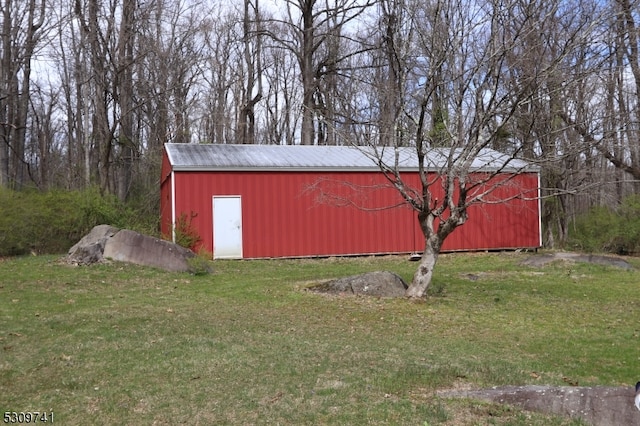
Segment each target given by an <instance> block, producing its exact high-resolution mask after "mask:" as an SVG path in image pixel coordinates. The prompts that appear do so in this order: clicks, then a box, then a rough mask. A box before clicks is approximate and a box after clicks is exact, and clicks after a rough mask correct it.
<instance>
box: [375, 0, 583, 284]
mask: <svg viewBox="0 0 640 426" xmlns="http://www.w3.org/2000/svg"><path fill="white" fill-rule="evenodd" d="M537 6H539V5H538V4H537V0H529V1H527V0H512V1H507V2H504V1H500V2H497V1H485V0H455V1H443V0H435V1H430V2H426V3H424V2H409V1H405V2H400V1H397V2H395V3H393V2H391V1H389V2H386V3H385V7H384V8H383V9H382V10H383V12H384V13H383V15H382V19H381V21H380V22H381V23H382V24H383V25H384V26H383V29H382V30H381V31H380V33H381V34H383V35H384V36H383V37H381V38H380V41H379V46H380V51H381V54H380V55H379V57H378V63H380V59H381V58H386V62H384V63H383V64H384V67H379V69H383V70H386V71H387V76H386V77H387V79H386V81H385V83H384V85H383V86H382V87H381V91H382V92H383V93H384V94H385V95H386V94H387V93H388V92H389V90H390V89H389V88H390V87H397V88H398V89H399V90H401V97H399V98H398V99H397V100H395V101H393V102H392V103H384V102H381V103H380V105H381V107H380V111H381V116H380V118H379V120H378V121H377V123H379V124H380V126H381V127H380V128H379V129H376V131H373V132H372V131H369V137H370V138H371V141H370V145H371V146H372V147H373V148H374V152H376V153H377V154H376V155H375V160H376V161H378V163H379V166H380V168H381V170H382V172H383V173H384V175H385V176H386V177H387V179H388V180H389V182H390V183H391V184H392V185H393V186H394V187H395V188H396V189H397V190H398V191H399V193H400V194H401V196H402V197H403V199H404V200H405V202H406V203H408V205H410V206H411V207H412V208H413V209H414V210H415V212H416V214H417V220H418V223H419V225H420V229H421V230H422V233H423V235H424V241H425V248H424V252H423V254H422V257H421V260H420V263H419V266H418V268H417V270H416V272H415V275H414V277H413V281H412V283H411V285H410V287H409V289H408V290H407V295H408V296H410V297H421V296H422V295H424V294H425V292H426V291H427V288H428V287H429V284H430V282H431V278H432V274H433V270H434V267H435V265H436V262H437V260H438V256H439V254H440V251H441V248H442V244H443V242H444V241H445V239H446V238H447V237H448V236H449V235H451V233H452V232H453V231H454V230H455V229H457V228H458V227H460V226H462V225H464V223H465V222H466V221H467V218H468V215H469V208H470V207H471V206H473V205H477V204H482V203H496V202H504V201H506V200H500V199H496V198H495V197H496V196H495V195H494V194H495V190H496V189H497V188H498V187H499V186H501V185H505V184H508V183H507V182H508V181H510V179H511V178H512V177H514V176H515V175H516V174H517V171H518V169H519V167H521V166H522V163H521V162H520V161H519V160H518V158H517V157H518V156H519V155H520V154H521V153H522V151H523V148H524V146H523V145H522V144H520V145H518V144H515V143H514V144H511V146H510V149H509V151H508V152H506V153H504V154H502V155H500V156H497V155H494V154H490V155H489V157H487V155H488V154H487V151H486V149H487V148H492V147H496V146H499V145H500V144H504V143H505V142H504V138H505V129H506V126H508V125H509V123H510V122H511V120H512V119H513V117H514V115H515V114H516V112H517V110H518V108H519V107H520V106H522V105H523V104H526V103H527V102H530V101H531V100H532V99H533V98H534V97H535V94H534V93H532V90H531V88H532V87H535V86H536V85H538V84H541V82H543V81H547V79H548V78H549V76H551V75H553V73H555V72H556V71H557V70H558V67H559V66H560V64H562V63H563V59H564V58H565V56H566V55H567V54H568V52H570V50H571V47H572V43H574V42H575V41H576V40H577V39H578V38H579V35H580V34H579V30H581V29H582V26H579V25H578V26H576V27H575V28H577V29H574V31H575V33H574V34H573V37H568V38H567V39H565V42H564V44H562V45H560V46H557V49H556V50H555V51H554V55H551V56H550V57H549V60H548V61H546V62H544V63H542V64H541V66H540V67H539V68H538V69H537V71H536V72H535V73H532V74H530V75H527V74H523V75H518V76H513V75H509V73H507V72H506V70H507V67H508V66H510V63H509V60H510V58H513V57H514V55H515V54H518V56H520V57H525V56H526V55H528V54H529V53H530V51H529V49H534V47H535V46H534V45H532V41H531V40H528V39H527V37H528V36H529V35H530V34H529V33H530V31H532V29H533V28H535V27H536V24H538V25H539V24H541V23H540V22H532V20H534V19H535V15H532V14H526V13H521V12H520V11H526V10H529V8H535V7H537ZM551 15H552V16H553V17H554V18H556V19H562V18H563V16H562V13H561V12H560V11H559V10H554V11H552V13H551ZM550 17H551V16H549V15H547V16H545V18H546V19H548V18H550ZM584 25H586V22H584V23H583V26H584ZM507 28H510V32H509V33H507V30H506V29H507ZM407 34H409V35H411V40H409V42H410V43H411V45H410V47H409V48H407V49H406V50H405V49H402V48H401V46H402V45H401V44H400V40H403V39H404V40H405V41H406V35H407ZM540 42H541V41H540ZM532 51H535V50H532ZM408 52H410V53H408ZM514 78H517V79H518V81H517V82H514V81H512V80H513V79H514ZM372 80H374V81H378V82H380V81H382V80H381V78H377V79H372ZM376 89H377V88H376ZM383 113H384V114H383ZM382 141H385V142H383V143H381V142H382ZM389 141H391V142H389ZM388 145H391V146H390V147H388ZM402 146H405V147H406V146H411V147H413V148H412V149H413V150H414V153H415V156H416V157H417V161H418V174H419V181H420V184H419V185H418V186H417V187H415V186H412V185H411V184H410V182H409V181H408V180H407V179H406V178H405V177H404V176H403V175H402V174H401V173H400V171H399V165H400V160H401V159H400V154H399V153H401V152H403V151H402V149H400V147H402ZM390 149H391V150H395V152H396V154H395V156H393V157H394V158H395V160H394V161H388V160H387V158H388V157H386V156H387V155H389V154H388V151H389V150H390ZM385 153H386V154H385ZM487 158H489V159H487ZM480 159H484V161H486V164H485V165H487V166H489V168H488V169H487V170H485V171H484V172H483V173H482V174H473V173H471V172H472V170H473V168H474V167H477V166H478V161H481V160H480ZM481 162H482V161H481ZM507 170H511V171H510V172H507ZM521 196H522V197H536V196H537V194H521Z"/></svg>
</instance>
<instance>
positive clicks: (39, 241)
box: [0, 189, 136, 256]
mask: <svg viewBox="0 0 640 426" xmlns="http://www.w3.org/2000/svg"><path fill="white" fill-rule="evenodd" d="M0 206H2V211H1V214H0V256H12V255H21V254H26V253H29V252H35V253H63V252H65V251H66V250H68V249H69V247H71V246H72V245H73V244H75V243H76V242H77V241H78V240H79V239H80V238H82V237H83V236H84V235H85V234H86V233H88V232H89V231H90V230H91V228H93V227H94V226H96V225H100V224H109V225H113V226H116V227H119V228H127V227H129V226H127V225H128V224H129V221H130V220H131V218H134V217H136V214H135V212H132V211H130V210H129V209H127V208H126V206H124V205H123V204H122V203H120V202H119V201H118V200H117V198H115V197H112V196H101V195H100V193H99V191H98V190H96V189H88V190H85V191H62V190H53V191H48V192H36V191H24V192H16V191H11V190H8V189H0ZM129 228H130V227H129Z"/></svg>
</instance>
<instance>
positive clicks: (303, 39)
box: [264, 0, 373, 145]
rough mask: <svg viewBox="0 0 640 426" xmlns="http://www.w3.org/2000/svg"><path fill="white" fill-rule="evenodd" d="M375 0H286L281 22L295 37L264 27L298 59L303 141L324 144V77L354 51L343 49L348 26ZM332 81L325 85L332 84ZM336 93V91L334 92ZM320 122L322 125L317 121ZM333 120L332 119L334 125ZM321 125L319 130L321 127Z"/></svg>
mask: <svg viewBox="0 0 640 426" xmlns="http://www.w3.org/2000/svg"><path fill="white" fill-rule="evenodd" d="M372 4H373V3H372V2H369V1H364V2H361V1H355V0H334V1H330V0H327V1H326V2H324V3H323V2H321V1H319V0H287V1H286V7H287V9H286V14H287V16H286V19H284V20H281V21H273V22H280V23H282V24H284V25H286V26H287V27H289V28H290V34H292V37H289V38H285V37H283V35H282V34H277V33H275V32H272V31H267V30H266V29H265V30H264V33H265V34H266V35H268V36H269V37H270V38H271V39H272V40H273V41H274V42H276V43H278V44H279V45H280V46H281V47H282V48H284V49H286V50H288V51H289V52H291V53H292V54H293V55H294V56H295V57H296V60H297V62H298V67H299V71H300V80H301V82H302V123H301V129H300V143H301V144H302V145H314V144H317V143H320V144H325V143H326V138H324V140H318V136H319V135H320V136H321V137H323V136H324V135H327V133H326V132H324V133H323V131H322V129H323V128H324V129H326V127H327V125H326V124H323V123H322V122H323V121H324V118H325V117H323V111H326V108H327V105H328V103H329V100H328V99H327V95H328V94H327V93H326V91H324V92H323V91H322V90H321V80H322V79H324V80H325V81H327V80H330V78H331V77H332V76H335V75H336V73H337V72H338V70H339V68H340V65H341V63H342V62H343V61H344V60H345V59H346V58H348V57H350V56H352V55H353V54H354V52H346V51H341V50H340V46H341V43H340V40H341V38H342V37H346V36H347V35H346V34H345V32H346V31H347V30H346V27H347V26H348V25H349V23H351V22H354V21H355V20H356V19H357V18H358V17H359V16H361V15H362V13H363V12H364V11H365V10H367V8H368V7H369V6H371V5H372ZM330 85H331V83H329V84H328V85H325V88H328V87H330ZM332 95H333V94H332ZM319 123H320V126H318V124H319ZM332 124H333V123H330V124H329V126H331V125H332ZM319 129H320V131H319Z"/></svg>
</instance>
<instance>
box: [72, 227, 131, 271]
mask: <svg viewBox="0 0 640 426" xmlns="http://www.w3.org/2000/svg"><path fill="white" fill-rule="evenodd" d="M118 231H120V230H119V229H118V228H115V227H113V226H109V225H98V226H95V227H94V228H93V229H92V230H91V231H90V232H89V233H88V234H87V235H85V236H84V237H82V239H81V240H80V241H78V242H77V243H76V244H75V245H74V246H73V247H71V248H70V249H69V252H68V253H67V260H68V261H69V262H70V263H74V264H77V265H89V264H92V263H97V262H101V261H102V259H103V255H102V253H103V252H104V246H105V244H106V243H107V240H108V239H109V238H111V237H113V236H114V235H115V234H116V233H117V232H118Z"/></svg>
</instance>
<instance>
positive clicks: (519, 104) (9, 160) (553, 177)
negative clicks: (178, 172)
mask: <svg viewBox="0 0 640 426" xmlns="http://www.w3.org/2000/svg"><path fill="white" fill-rule="evenodd" d="M1 3H2V4H1V10H2V15H1V22H2V41H1V44H0V186H1V187H6V188H10V189H14V190H23V189H29V188H36V189H39V190H47V189H50V188H66V189H82V188H86V187H90V186H95V187H98V188H100V190H101V191H103V192H105V193H112V194H115V195H117V196H118V198H120V199H121V200H127V199H129V198H130V197H134V196H139V195H140V194H149V193H153V194H156V193H157V192H158V180H159V162H160V153H161V149H162V146H163V144H164V143H167V142H173V143H244V144H308V145H316V144H317V145H324V144H338V145H347V144H349V145H370V146H415V145H417V144H420V146H424V149H425V150H428V148H429V147H447V146H456V147H461V146H467V145H473V144H477V143H478V141H483V146H484V145H488V146H490V147H492V148H494V149H497V150H499V151H501V152H505V153H509V154H512V155H516V156H518V157H520V158H523V159H527V160H530V161H532V162H535V163H536V164H539V165H540V166H541V167H542V170H543V171H542V187H543V195H548V196H549V197H547V198H544V211H543V213H544V215H543V222H544V225H545V229H546V236H545V237H546V241H545V243H546V244H548V245H554V244H558V243H561V242H562V240H563V239H564V238H566V234H567V226H568V224H569V223H570V221H571V219H572V218H573V217H574V216H575V215H576V214H578V213H580V212H583V211H585V210H586V209H587V208H589V207H590V206H594V205H602V204H606V205H612V206H615V205H616V204H617V203H619V202H620V201H621V200H622V199H623V198H624V197H625V196H627V195H629V194H633V193H638V192H639V191H640V185H638V184H637V182H638V180H639V179H640V140H639V137H640V107H639V103H640V102H639V101H640V58H639V55H640V53H639V51H638V50H639V48H640V41H639V40H638V38H639V37H640V33H639V30H638V24H637V23H636V21H637V20H640V9H639V5H638V0H567V1H548V0H426V1H425V0H323V1H321V0H244V1H243V0H236V1H235V2H232V3H229V2H227V1H222V0H209V1H197V0H193V1H191V0H188V1H184V0H171V1H168V0H1ZM558 239H559V240H560V241H558Z"/></svg>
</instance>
